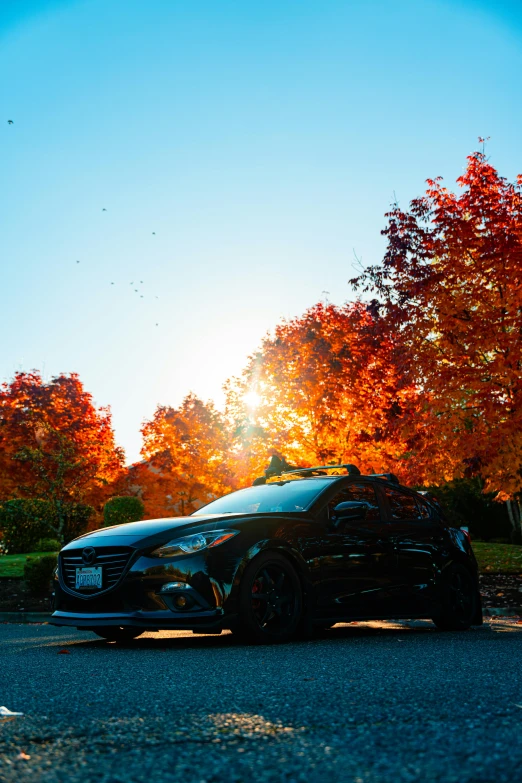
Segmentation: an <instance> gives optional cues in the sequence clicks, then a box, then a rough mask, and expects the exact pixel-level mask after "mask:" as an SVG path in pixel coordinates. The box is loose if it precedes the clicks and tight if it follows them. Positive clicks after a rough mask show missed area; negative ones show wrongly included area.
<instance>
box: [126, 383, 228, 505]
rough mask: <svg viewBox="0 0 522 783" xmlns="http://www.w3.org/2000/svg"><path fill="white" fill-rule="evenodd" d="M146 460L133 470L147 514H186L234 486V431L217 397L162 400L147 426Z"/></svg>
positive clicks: (135, 484) (134, 480) (144, 438)
mask: <svg viewBox="0 0 522 783" xmlns="http://www.w3.org/2000/svg"><path fill="white" fill-rule="evenodd" d="M141 431H142V434H143V448H142V452H141V453H142V456H143V458H144V461H143V462H142V463H138V465H136V466H134V467H133V469H132V470H131V471H130V481H131V484H132V485H133V487H131V488H133V489H134V491H138V492H139V494H140V495H141V496H142V499H143V502H144V505H145V511H146V515H147V516H148V517H151V516H172V515H173V514H179V515H182V516H183V515H186V514H190V513H191V512H192V511H195V510H196V508H198V507H199V506H201V505H202V504H203V503H207V502H208V501H210V500H212V499H213V498H214V497H218V496H220V495H223V494H224V493H225V492H226V491H230V489H231V488H232V487H233V486H235V481H234V477H233V475H232V473H231V472H230V470H229V467H228V464H229V459H228V453H229V450H230V446H231V441H230V433H229V430H228V427H227V424H226V421H225V419H224V417H223V416H222V415H221V414H220V413H219V411H217V410H216V408H215V406H214V405H213V403H211V402H210V403H204V402H203V401H202V400H200V399H199V398H198V397H196V396H195V395H194V394H189V395H187V397H185V399H184V400H183V402H182V404H181V405H180V406H179V408H172V407H169V406H158V408H157V409H156V411H155V413H154V416H153V418H152V419H151V421H148V422H146V423H145V424H144V425H143V428H142V430H141Z"/></svg>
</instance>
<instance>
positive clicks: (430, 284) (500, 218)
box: [351, 152, 522, 496]
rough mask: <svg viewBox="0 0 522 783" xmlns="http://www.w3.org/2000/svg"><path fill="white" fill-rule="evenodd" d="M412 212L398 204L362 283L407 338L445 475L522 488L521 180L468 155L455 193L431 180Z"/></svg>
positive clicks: (390, 325)
mask: <svg viewBox="0 0 522 783" xmlns="http://www.w3.org/2000/svg"><path fill="white" fill-rule="evenodd" d="M427 182H428V188H427V190H426V193H425V194H424V195H423V196H422V197H420V198H417V199H415V200H413V201H412V202H411V204H410V207H409V209H405V210H403V209H401V208H400V207H399V206H398V205H395V206H394V207H393V209H392V210H391V211H390V212H389V213H388V215H387V217H388V225H387V227H386V228H385V230H384V231H383V234H384V235H385V236H386V238H387V241H388V246H387V250H386V254H385V256H384V260H383V262H382V264H380V265H376V266H371V267H369V268H367V269H366V270H365V271H364V272H363V273H362V274H361V275H360V276H358V277H357V278H355V279H353V280H352V281H351V282H352V284H353V286H354V288H355V289H358V290H360V291H363V292H364V293H365V295H366V296H367V297H373V301H372V307H373V310H374V312H375V313H376V314H378V317H379V321H380V324H381V329H382V332H383V335H385V336H389V335H398V334H399V335H400V337H401V342H402V343H403V345H404V354H403V363H402V369H401V371H402V372H403V374H404V377H405V378H407V379H408V382H409V384H410V385H411V386H413V387H416V388H417V389H419V392H420V393H421V394H422V395H423V397H424V398H425V400H426V405H427V408H429V416H428V420H429V430H430V433H431V441H432V451H431V459H432V461H433V462H435V461H436V460H437V456H438V455H437V452H438V450H439V444H446V446H447V447H448V450H450V451H451V453H452V454H453V455H454V456H453V459H452V460H451V459H450V460H449V462H448V466H447V471H446V475H442V476H441V475H440V474H439V475H437V471H434V475H433V476H432V478H433V479H435V481H440V480H441V479H442V478H446V479H450V478H453V476H454V475H457V476H458V475H463V474H465V473H467V474H480V475H482V477H483V478H485V479H486V482H487V487H489V488H492V489H496V490H501V491H502V492H503V493H504V495H505V496H513V494H515V493H517V492H520V490H521V489H522V470H521V466H522V339H521V338H522V176H519V177H518V178H517V181H516V182H515V183H511V182H508V181H507V180H506V179H505V178H503V177H501V176H499V174H498V173H497V171H496V170H495V169H494V168H493V166H492V165H491V164H490V163H489V161H488V160H487V158H486V157H485V155H484V154H483V153H481V152H475V153H473V154H472V155H470V156H469V158H468V165H467V169H466V171H465V173H464V174H463V175H462V176H461V177H460V178H459V179H458V180H457V182H458V184H459V186H460V188H461V191H460V192H459V193H454V192H452V191H451V190H448V189H447V188H446V187H444V185H443V183H442V180H441V179H440V178H437V179H435V180H427Z"/></svg>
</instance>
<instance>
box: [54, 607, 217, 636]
mask: <svg viewBox="0 0 522 783" xmlns="http://www.w3.org/2000/svg"><path fill="white" fill-rule="evenodd" d="M232 621H233V616H232V615H227V617H226V619H225V616H224V614H223V612H222V611H221V610H213V611H206V612H197V614H196V613H192V614H189V613H187V612H185V613H184V614H183V615H174V614H173V613H172V612H171V611H162V612H140V611H137V612H126V613H121V612H100V613H94V612H92V613H90V612H89V613H87V612H63V611H60V610H57V611H56V612H54V613H53V615H52V617H51V619H50V620H49V624H50V625H57V626H66V627H70V628H78V629H79V630H81V629H84V630H88V629H90V628H107V627H111V626H118V627H123V628H143V630H149V631H160V630H161V631H168V630H177V631H184V630H185V631H201V632H202V633H205V632H207V633H211V632H212V631H221V630H223V628H226V627H228V625H229V623H231V622H232Z"/></svg>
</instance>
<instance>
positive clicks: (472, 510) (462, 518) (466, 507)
mask: <svg viewBox="0 0 522 783" xmlns="http://www.w3.org/2000/svg"><path fill="white" fill-rule="evenodd" d="M482 488H483V482H482V481H481V480H480V479H479V478H473V479H456V480H455V481H450V482H448V483H447V484H443V485H442V486H440V487H425V489H428V490H429V491H430V493H432V494H433V495H435V497H436V498H437V500H438V501H439V503H440V504H441V506H442V508H443V510H444V513H445V514H446V517H447V519H448V522H449V523H450V524H451V525H453V526H454V527H461V526H463V525H466V526H467V527H469V532H470V534H471V537H472V538H473V539H474V540H476V539H478V538H481V539H483V540H484V541H491V540H500V539H502V540H505V541H507V542H509V541H511V525H510V522H509V517H508V513H507V509H506V504H505V503H498V502H496V501H495V500H494V497H495V494H496V493H494V492H482Z"/></svg>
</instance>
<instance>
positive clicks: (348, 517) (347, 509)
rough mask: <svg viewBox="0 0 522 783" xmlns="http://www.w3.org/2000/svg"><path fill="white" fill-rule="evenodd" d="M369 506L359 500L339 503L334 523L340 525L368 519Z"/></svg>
mask: <svg viewBox="0 0 522 783" xmlns="http://www.w3.org/2000/svg"><path fill="white" fill-rule="evenodd" d="M367 510H368V506H367V505H366V503H361V502H360V501H358V500H346V501H345V502H344V503H338V504H337V506H336V507H335V508H334V510H333V515H332V521H333V522H334V524H336V525H338V524H339V523H340V522H359V521H361V520H363V519H366V512H367Z"/></svg>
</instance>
